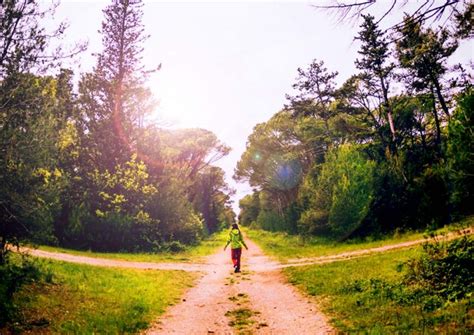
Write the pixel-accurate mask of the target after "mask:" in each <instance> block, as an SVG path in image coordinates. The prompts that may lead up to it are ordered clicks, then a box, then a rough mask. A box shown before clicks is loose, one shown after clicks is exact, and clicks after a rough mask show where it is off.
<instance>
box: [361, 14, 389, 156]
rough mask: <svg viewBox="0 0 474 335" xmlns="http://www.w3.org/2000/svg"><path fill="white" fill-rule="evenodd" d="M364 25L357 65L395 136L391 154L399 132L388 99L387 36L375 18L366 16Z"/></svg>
mask: <svg viewBox="0 0 474 335" xmlns="http://www.w3.org/2000/svg"><path fill="white" fill-rule="evenodd" d="M363 18H364V22H363V23H362V25H361V30H360V32H359V34H358V36H357V37H356V38H357V39H359V40H360V41H361V43H362V45H361V49H360V50H359V54H360V55H361V58H360V59H357V60H356V62H355V64H356V67H357V68H358V69H359V70H362V74H361V76H360V78H361V80H363V81H364V83H365V85H366V86H367V88H368V92H370V95H369V96H370V97H372V98H373V99H376V105H377V108H378V110H379V113H378V114H379V115H381V116H383V117H384V118H385V120H386V122H387V123H388V125H389V128H390V132H391V135H392V145H391V146H392V148H391V149H392V150H394V148H393V145H394V142H395V140H396V129H395V124H394V122H393V111H392V105H391V103H390V99H389V92H390V82H391V76H392V71H393V68H394V65H393V64H390V63H389V64H387V63H388V58H389V54H390V50H389V43H388V41H387V39H386V37H385V34H384V33H383V32H382V31H381V30H380V29H379V27H378V25H377V23H376V22H375V18H374V17H373V16H370V15H363Z"/></svg>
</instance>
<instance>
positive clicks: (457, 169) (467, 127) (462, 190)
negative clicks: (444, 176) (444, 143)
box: [447, 87, 474, 214]
mask: <svg viewBox="0 0 474 335" xmlns="http://www.w3.org/2000/svg"><path fill="white" fill-rule="evenodd" d="M457 101H458V105H457V106H456V109H455V110H454V113H453V116H452V118H451V121H450V122H449V125H448V149H447V157H448V168H449V170H448V171H449V174H450V176H451V179H452V182H453V191H452V195H451V197H452V199H451V200H452V202H453V203H454V205H455V207H456V209H457V210H458V211H459V212H460V213H461V214H472V212H473V209H472V202H473V199H474V196H473V194H474V156H473V153H474V141H473V140H472V139H473V138H474V114H473V113H474V89H473V88H472V87H468V88H467V89H466V90H465V91H464V92H462V94H460V96H459V97H458V98H457Z"/></svg>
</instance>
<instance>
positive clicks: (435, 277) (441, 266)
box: [405, 235, 474, 300]
mask: <svg viewBox="0 0 474 335" xmlns="http://www.w3.org/2000/svg"><path fill="white" fill-rule="evenodd" d="M407 265H408V272H407V274H406V276H405V283H407V284H408V285H413V286H414V287H415V288H416V289H418V290H420V291H424V292H427V293H429V294H430V295H438V296H440V297H442V298H443V299H445V300H456V299H462V298H464V297H466V296H467V295H468V294H471V293H472V291H473V289H474V282H473V281H472V278H474V240H473V239H472V238H470V237H469V236H466V235H465V236H463V237H462V238H459V239H456V240H454V241H450V242H441V241H435V242H431V243H425V244H424V245H423V254H422V255H421V257H420V258H419V259H413V260H410V261H409V262H408V263H407Z"/></svg>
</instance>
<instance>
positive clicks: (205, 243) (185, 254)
mask: <svg viewBox="0 0 474 335" xmlns="http://www.w3.org/2000/svg"><path fill="white" fill-rule="evenodd" d="M227 237H228V231H227V230H224V231H221V232H219V233H215V234H213V235H211V236H209V237H207V238H206V239H204V240H202V241H201V243H199V244H198V245H196V246H190V247H188V248H187V249H186V250H184V251H180V252H163V253H121V252H118V253H112V252H110V253H109V252H93V251H82V250H73V249H66V248H60V247H52V246H43V245H41V246H34V247H35V248H38V249H40V250H45V251H50V252H60V253H66V254H70V255H77V256H87V257H93V258H107V259H116V260H125V261H133V262H199V261H203V258H204V257H205V256H207V255H210V254H212V253H214V252H215V251H216V250H217V249H218V248H220V247H223V246H224V245H225V242H226V241H227Z"/></svg>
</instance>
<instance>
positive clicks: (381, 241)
mask: <svg viewBox="0 0 474 335" xmlns="http://www.w3.org/2000/svg"><path fill="white" fill-rule="evenodd" d="M471 226H474V217H470V218H467V219H465V220H463V221H461V222H459V223H456V224H453V225H449V226H446V227H444V228H441V229H438V230H436V231H435V232H436V233H438V234H440V233H447V232H449V231H453V230H459V229H462V228H466V227H471ZM244 231H245V233H246V234H247V236H248V237H249V238H250V239H252V240H253V241H254V242H256V243H258V244H259V245H260V246H261V247H262V248H263V249H264V250H265V252H267V253H268V254H270V255H272V256H274V257H276V258H278V260H280V261H281V262H285V261H286V260H288V259H291V258H305V257H319V256H327V255H334V254H338V253H343V252H348V251H355V250H359V249H366V248H376V247H382V246H385V245H390V244H396V243H401V242H407V241H414V240H419V239H423V237H424V236H426V235H427V232H413V231H409V232H404V233H399V232H395V233H393V234H391V235H387V236H384V237H382V238H377V239H376V238H374V237H368V238H365V239H353V240H349V241H346V242H344V243H339V242H335V241H334V240H330V239H328V238H324V237H320V236H313V237H306V238H303V237H301V236H299V235H289V234H286V233H280V232H278V233H274V232H268V231H264V230H253V229H248V228H247V229H244Z"/></svg>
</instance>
